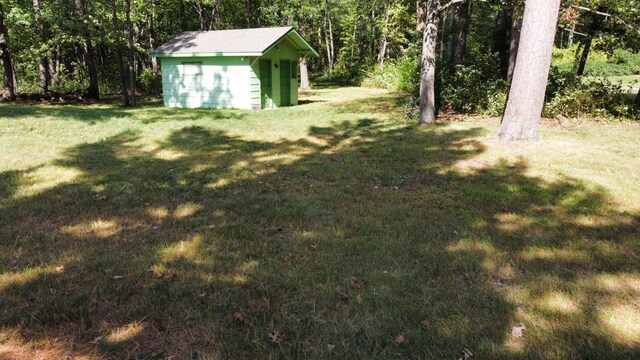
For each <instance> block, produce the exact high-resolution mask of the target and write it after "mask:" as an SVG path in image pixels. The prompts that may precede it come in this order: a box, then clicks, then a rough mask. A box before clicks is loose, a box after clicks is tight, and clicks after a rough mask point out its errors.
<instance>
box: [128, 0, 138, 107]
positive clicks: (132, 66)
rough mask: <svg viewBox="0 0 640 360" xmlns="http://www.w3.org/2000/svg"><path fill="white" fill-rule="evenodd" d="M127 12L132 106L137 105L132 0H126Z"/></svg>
mask: <svg viewBox="0 0 640 360" xmlns="http://www.w3.org/2000/svg"><path fill="white" fill-rule="evenodd" d="M125 14H126V17H127V53H128V55H129V95H130V96H131V106H136V69H135V58H134V52H133V50H134V49H133V27H132V25H131V0H125Z"/></svg>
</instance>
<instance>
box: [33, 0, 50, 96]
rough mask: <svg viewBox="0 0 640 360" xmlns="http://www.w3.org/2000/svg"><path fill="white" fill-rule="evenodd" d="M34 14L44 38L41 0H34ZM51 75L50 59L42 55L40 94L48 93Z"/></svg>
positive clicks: (39, 81) (41, 36)
mask: <svg viewBox="0 0 640 360" xmlns="http://www.w3.org/2000/svg"><path fill="white" fill-rule="evenodd" d="M33 15H34V19H35V23H36V29H37V30H38V34H39V36H40V38H41V39H42V40H44V24H43V23H42V18H41V13H40V0H33ZM50 79H51V77H50V75H49V60H48V59H47V57H46V56H44V55H43V56H42V57H40V61H39V62H38V90H39V91H40V94H46V93H47V92H49V81H50Z"/></svg>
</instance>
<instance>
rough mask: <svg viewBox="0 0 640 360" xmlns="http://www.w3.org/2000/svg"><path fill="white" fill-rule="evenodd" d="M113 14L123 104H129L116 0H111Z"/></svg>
mask: <svg viewBox="0 0 640 360" xmlns="http://www.w3.org/2000/svg"><path fill="white" fill-rule="evenodd" d="M111 15H112V16H113V32H114V33H115V34H116V36H117V39H116V45H115V46H116V58H117V62H118V74H119V76H120V90H121V92H122V105H123V106H125V107H126V106H129V105H130V104H129V91H128V88H127V74H126V72H125V69H124V60H123V59H122V45H121V42H120V30H121V29H120V26H119V25H118V13H117V7H116V0H111Z"/></svg>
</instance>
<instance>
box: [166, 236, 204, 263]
mask: <svg viewBox="0 0 640 360" xmlns="http://www.w3.org/2000/svg"><path fill="white" fill-rule="evenodd" d="M202 243H203V238H202V235H193V236H192V237H191V238H189V239H187V240H182V241H180V242H178V243H176V244H171V245H167V246H165V247H163V248H162V249H160V250H159V255H160V259H161V261H162V262H163V263H166V264H172V263H176V262H179V261H182V260H187V261H192V262H193V261H196V260H197V259H198V256H199V255H201V254H200V249H201V248H202V245H203V244H202Z"/></svg>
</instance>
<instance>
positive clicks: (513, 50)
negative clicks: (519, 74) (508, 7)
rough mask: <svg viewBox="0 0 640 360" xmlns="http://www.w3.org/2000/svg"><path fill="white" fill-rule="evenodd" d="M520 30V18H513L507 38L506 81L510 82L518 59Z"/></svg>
mask: <svg viewBox="0 0 640 360" xmlns="http://www.w3.org/2000/svg"><path fill="white" fill-rule="evenodd" d="M521 30H522V19H521V18H513V19H512V26H511V36H510V37H511V39H510V40H509V65H508V67H507V82H509V84H511V81H512V80H513V72H514V71H515V69H516V60H517V59H518V49H519V48H520V31H521Z"/></svg>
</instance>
